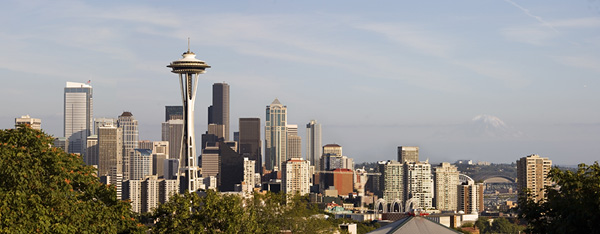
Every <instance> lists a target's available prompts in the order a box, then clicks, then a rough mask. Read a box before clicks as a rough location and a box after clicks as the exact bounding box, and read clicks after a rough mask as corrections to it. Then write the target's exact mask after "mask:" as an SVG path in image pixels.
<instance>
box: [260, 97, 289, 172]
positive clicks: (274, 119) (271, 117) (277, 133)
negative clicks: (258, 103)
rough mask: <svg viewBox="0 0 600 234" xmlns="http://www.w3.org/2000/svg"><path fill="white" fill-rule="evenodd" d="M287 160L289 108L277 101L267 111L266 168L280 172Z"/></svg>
mask: <svg viewBox="0 0 600 234" xmlns="http://www.w3.org/2000/svg"><path fill="white" fill-rule="evenodd" d="M286 159H287V107H286V106H284V105H282V104H281V102H279V100H277V99H275V100H274V101H273V102H272V103H271V105H269V106H267V110H266V120H265V168H266V169H267V170H276V171H279V170H280V169H281V167H282V164H283V163H284V162H285V160H286Z"/></svg>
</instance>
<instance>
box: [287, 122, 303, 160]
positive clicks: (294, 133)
mask: <svg viewBox="0 0 600 234" xmlns="http://www.w3.org/2000/svg"><path fill="white" fill-rule="evenodd" d="M286 157H287V158H286V159H291V158H302V138H301V137H300V136H298V125H296V124H288V125H287V155H286Z"/></svg>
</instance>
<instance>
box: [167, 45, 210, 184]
mask: <svg viewBox="0 0 600 234" xmlns="http://www.w3.org/2000/svg"><path fill="white" fill-rule="evenodd" d="M182 56H183V58H182V59H180V60H177V61H173V62H171V64H169V65H168V66H167V67H170V68H172V69H173V70H172V71H171V72H173V73H176V74H178V75H179V83H180V86H181V97H182V99H183V141H182V142H183V144H182V145H181V162H182V163H181V167H180V175H181V176H180V179H181V181H182V182H181V183H180V184H179V188H180V191H181V192H182V193H183V192H185V191H189V192H194V191H196V186H195V183H196V182H197V181H196V178H197V177H198V169H199V168H198V166H197V165H198V164H197V163H196V144H195V142H196V134H195V132H194V104H195V102H196V87H197V86H198V75H200V74H202V73H204V72H205V70H206V68H210V66H209V65H208V64H206V63H205V62H204V61H201V60H198V59H196V54H194V53H192V52H191V51H190V49H189V48H188V51H187V52H185V53H183V55H182ZM171 146H173V147H175V145H173V144H171Z"/></svg>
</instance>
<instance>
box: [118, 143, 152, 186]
mask: <svg viewBox="0 0 600 234" xmlns="http://www.w3.org/2000/svg"><path fill="white" fill-rule="evenodd" d="M127 155H128V157H127V158H129V160H130V163H129V166H130V169H129V177H128V179H131V180H141V179H144V178H145V177H146V176H150V175H152V150H149V149H130V150H128V151H127ZM123 177H124V178H123V179H124V180H127V179H125V176H123Z"/></svg>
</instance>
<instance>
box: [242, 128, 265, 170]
mask: <svg viewBox="0 0 600 234" xmlns="http://www.w3.org/2000/svg"><path fill="white" fill-rule="evenodd" d="M239 127H240V140H239V143H240V144H239V146H240V150H239V152H240V154H241V155H242V156H244V157H247V158H248V159H249V160H253V161H255V168H254V171H255V172H256V173H260V174H261V175H262V154H261V144H260V143H261V142H260V118H240V124H239Z"/></svg>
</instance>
